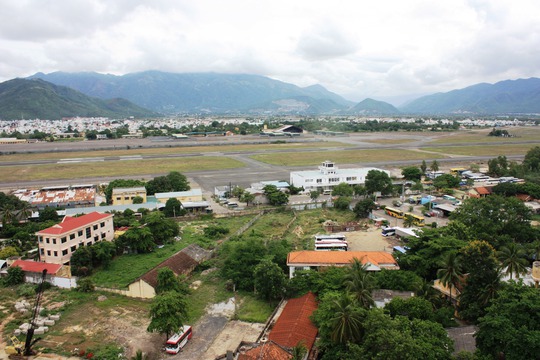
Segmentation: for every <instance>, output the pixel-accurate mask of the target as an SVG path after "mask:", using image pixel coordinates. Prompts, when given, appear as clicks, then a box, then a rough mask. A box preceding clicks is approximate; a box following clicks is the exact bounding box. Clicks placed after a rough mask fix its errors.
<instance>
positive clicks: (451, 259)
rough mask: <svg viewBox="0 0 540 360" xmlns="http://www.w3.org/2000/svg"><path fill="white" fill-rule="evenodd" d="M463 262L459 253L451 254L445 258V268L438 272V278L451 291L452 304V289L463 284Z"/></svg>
mask: <svg viewBox="0 0 540 360" xmlns="http://www.w3.org/2000/svg"><path fill="white" fill-rule="evenodd" d="M462 275H463V273H462V272H461V261H460V258H459V256H458V254H457V253H455V252H450V253H448V255H446V257H445V258H444V262H443V267H442V268H440V269H439V270H437V278H438V279H439V280H440V281H441V284H443V285H444V286H447V287H448V288H449V289H450V302H451V301H452V288H455V287H456V286H457V285H459V284H461V276H462Z"/></svg>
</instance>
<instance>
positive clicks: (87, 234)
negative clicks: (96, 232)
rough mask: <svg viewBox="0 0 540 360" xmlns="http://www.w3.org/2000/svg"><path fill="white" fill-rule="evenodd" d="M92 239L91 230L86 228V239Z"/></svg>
mask: <svg viewBox="0 0 540 360" xmlns="http://www.w3.org/2000/svg"><path fill="white" fill-rule="evenodd" d="M91 237H92V228H90V227H87V228H86V238H87V239H90V238H91Z"/></svg>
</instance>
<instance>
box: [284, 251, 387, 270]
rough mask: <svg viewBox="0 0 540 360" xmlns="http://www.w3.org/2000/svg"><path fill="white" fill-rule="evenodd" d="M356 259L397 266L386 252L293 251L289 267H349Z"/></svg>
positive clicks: (289, 256)
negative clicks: (292, 265)
mask: <svg viewBox="0 0 540 360" xmlns="http://www.w3.org/2000/svg"><path fill="white" fill-rule="evenodd" d="M354 258H356V259H358V260H360V261H361V262H362V264H366V263H371V264H373V265H376V266H379V264H395V265H397V262H396V259H394V257H393V256H392V254H390V253H387V252H384V251H313V250H303V251H293V252H290V253H289V255H287V265H290V264H291V263H296V264H314V265H315V264H328V265H338V266H339V265H348V264H349V263H350V262H351V261H352V260H353V259H354Z"/></svg>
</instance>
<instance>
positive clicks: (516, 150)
mask: <svg viewBox="0 0 540 360" xmlns="http://www.w3.org/2000/svg"><path fill="white" fill-rule="evenodd" d="M534 146H535V145H533V144H500V145H477V146H473V145H469V146H467V145H463V146H446V147H439V148H437V147H429V148H422V150H425V151H433V152H439V153H441V154H454V155H466V156H493V157H497V156H499V155H505V156H508V155H525V154H526V153H527V151H529V150H530V149H532V148H533V147H534Z"/></svg>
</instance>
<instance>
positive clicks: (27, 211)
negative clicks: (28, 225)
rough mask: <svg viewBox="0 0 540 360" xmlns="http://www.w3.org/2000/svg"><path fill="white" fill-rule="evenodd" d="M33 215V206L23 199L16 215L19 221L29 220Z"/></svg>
mask: <svg viewBox="0 0 540 360" xmlns="http://www.w3.org/2000/svg"><path fill="white" fill-rule="evenodd" d="M30 215H32V210H31V206H30V204H29V203H28V202H26V201H23V202H22V204H21V206H20V208H19V209H18V210H17V212H16V213H15V217H16V219H17V220H19V221H24V220H27V219H28V218H29V217H30Z"/></svg>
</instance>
